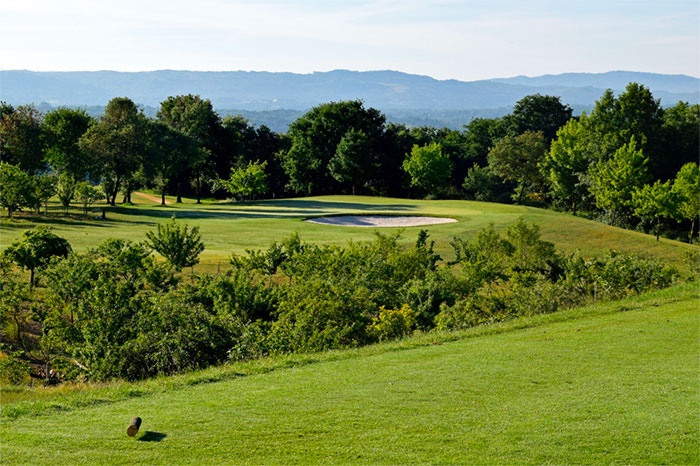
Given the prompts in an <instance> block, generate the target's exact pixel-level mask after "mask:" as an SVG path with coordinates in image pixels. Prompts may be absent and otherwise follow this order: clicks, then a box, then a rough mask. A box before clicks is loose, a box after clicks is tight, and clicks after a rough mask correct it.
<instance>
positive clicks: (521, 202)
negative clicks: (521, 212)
mask: <svg viewBox="0 0 700 466" xmlns="http://www.w3.org/2000/svg"><path fill="white" fill-rule="evenodd" d="M524 192H525V187H524V186H521V187H520V194H519V195H518V205H523V193H524Z"/></svg>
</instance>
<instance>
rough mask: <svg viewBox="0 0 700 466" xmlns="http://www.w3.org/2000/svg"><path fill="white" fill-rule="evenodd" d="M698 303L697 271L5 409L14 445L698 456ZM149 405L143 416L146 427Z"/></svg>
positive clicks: (94, 455) (466, 455)
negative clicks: (612, 292)
mask: <svg viewBox="0 0 700 466" xmlns="http://www.w3.org/2000/svg"><path fill="white" fill-rule="evenodd" d="M699 314H700V308H699V306H698V289H697V284H693V285H683V286H678V287H675V288H671V289H667V290H664V291H659V292H655V293H652V294H648V295H644V296H641V297H636V298H630V299H627V300H624V301H618V302H613V303H608V304H604V305H595V306H589V307H586V308H580V309H574V310H569V311H564V312H560V313H555V314H551V315H545V316H534V317H530V318H524V319H518V320H515V321H511V322H508V323H504V324H499V325H492V326H485V327H480V328H475V329H471V330H469V331H465V332H462V333H459V334H452V335H433V336H430V335H429V336H425V335H423V336H420V337H417V338H414V339H413V340H411V339H409V340H406V341H404V342H399V343H389V344H383V345H374V346H372V347H366V348H360V349H357V350H350V351H344V352H331V353H325V354H322V355H317V359H318V361H319V362H316V363H313V364H306V365H300V366H295V367H291V368H287V369H278V370H273V371H271V372H268V373H265V374H259V375H250V376H247V377H243V376H241V377H234V378H232V379H229V380H224V381H220V382H213V383H202V384H198V385H193V386H183V387H182V388H179V389H173V390H168V391H162V392H156V393H153V394H150V395H143V396H141V397H139V398H132V399H127V400H123V401H117V402H105V403H102V404H97V405H94V406H91V407H85V408H73V409H70V410H68V411H51V410H49V411H45V413H44V414H43V415H39V416H27V415H21V416H19V417H18V418H16V419H7V418H4V419H3V422H2V429H1V430H0V443H1V444H2V452H1V453H2V460H3V461H4V462H8V463H31V464H40V463H49V462H50V463H52V464H62V463H73V464H75V463H80V462H82V463H86V464H96V463H145V464H151V463H162V464H183V463H190V464H226V463H255V464H262V463H264V464H270V463H323V464H328V463H364V464H381V463H385V464H387V463H388V464H406V463H431V464H434V463H470V464H472V463H486V464H493V463H502V464H526V463H537V464H541V463H556V464H564V463H606V464H610V463H625V464H645V463H675V464H698V462H699V461H700V453H699V442H700V432H699V430H700V429H699V425H698V422H697V416H698V412H699V409H700V406H699V395H700V381H699V379H698V360H697V358H698V354H699V352H700V348H699V345H700V343H699V341H698V331H699V330H700V328H699V327H700V320H699V319H698V317H699ZM414 340H415V341H414ZM412 342H413V343H412ZM431 342H432V343H434V344H431ZM236 367H237V366H236V365H234V366H232V367H230V368H219V369H217V370H218V371H231V370H233V371H235V370H236ZM210 371H211V370H210ZM211 373H212V372H210V374H211ZM147 383H148V382H147ZM137 386H138V384H137V385H135V387H137ZM135 415H138V416H141V417H142V418H143V425H142V428H141V429H142V431H141V433H139V435H138V436H137V437H136V439H132V438H128V437H127V436H126V434H125V429H126V426H127V424H128V422H129V420H130V419H131V418H132V417H133V416H135Z"/></svg>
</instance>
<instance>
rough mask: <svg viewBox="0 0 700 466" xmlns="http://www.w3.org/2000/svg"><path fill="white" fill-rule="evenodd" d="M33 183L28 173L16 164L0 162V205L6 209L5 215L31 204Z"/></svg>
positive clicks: (10, 215)
mask: <svg viewBox="0 0 700 466" xmlns="http://www.w3.org/2000/svg"><path fill="white" fill-rule="evenodd" d="M33 195H34V183H33V182H32V177H31V175H29V173H27V172H25V171H23V170H22V169H21V168H19V167H18V166H16V165H11V164H9V163H6V162H0V205H2V206H3V207H4V208H6V209H7V216H8V217H9V218H12V214H13V213H14V212H15V211H16V210H18V209H20V208H22V207H29V206H30V205H31V204H32V198H33Z"/></svg>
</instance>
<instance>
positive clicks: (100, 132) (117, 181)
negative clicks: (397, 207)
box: [0, 83, 700, 240]
mask: <svg viewBox="0 0 700 466" xmlns="http://www.w3.org/2000/svg"><path fill="white" fill-rule="evenodd" d="M699 109H700V107H698V105H693V106H690V105H688V104H686V103H683V102H679V103H678V104H677V105H675V106H673V107H669V108H662V107H661V106H660V103H659V100H658V99H654V97H653V95H652V94H651V92H650V91H649V89H648V88H646V87H644V86H642V85H639V84H637V83H630V84H629V85H628V86H627V88H626V90H625V92H623V93H622V94H620V95H618V96H615V95H613V93H612V91H610V90H608V91H606V92H605V93H604V94H603V95H602V96H601V98H600V99H599V100H598V101H597V102H596V105H595V107H594V108H593V110H592V111H591V112H590V114H589V115H587V114H585V113H584V114H582V115H581V116H580V117H572V109H571V108H570V107H569V106H568V105H566V104H564V103H562V102H561V101H560V99H559V98H558V97H555V96H542V95H539V94H535V95H530V96H526V97H524V98H523V99H521V100H520V101H519V102H518V103H517V104H516V105H515V107H514V108H513V112H512V113H511V114H509V115H506V116H504V117H501V118H494V119H473V120H471V121H469V122H466V121H465V122H464V123H465V125H464V129H463V130H461V131H460V130H450V129H447V128H431V127H418V128H408V127H406V126H403V125H396V124H391V123H386V117H385V116H384V115H383V114H382V113H381V112H379V111H378V110H376V109H374V108H365V107H364V105H363V103H362V102H361V101H344V102H330V103H327V104H323V105H319V106H317V107H314V108H313V109H311V110H310V111H308V112H307V113H306V114H304V115H303V116H301V117H300V118H298V119H297V120H296V121H295V122H294V123H293V124H292V125H290V128H289V131H288V132H287V133H286V134H278V133H274V132H272V131H270V130H269V129H268V128H266V127H264V126H261V127H259V128H254V127H252V126H250V125H249V124H248V123H247V122H246V121H245V120H243V119H242V118H240V117H227V118H225V119H223V120H222V119H221V118H220V116H219V115H218V114H217V113H216V112H215V111H214V110H213V107H212V104H211V102H210V101H209V100H206V99H203V98H201V97H200V96H193V95H179V96H172V97H169V98H168V99H166V100H165V101H163V102H162V104H161V108H160V110H159V111H158V113H157V118H155V119H154V118H148V117H146V116H145V115H144V114H143V112H142V111H141V110H140V109H139V108H137V106H136V105H135V104H134V103H133V102H132V101H131V100H129V99H128V98H125V97H119V98H115V99H112V100H111V101H110V102H109V104H108V105H107V106H106V108H105V113H104V115H103V116H102V117H101V118H99V119H97V120H95V119H93V118H91V117H90V116H88V115H87V114H86V113H85V112H84V111H82V110H70V109H66V108H60V109H56V110H53V111H51V112H48V113H47V114H46V115H41V114H40V113H39V112H38V111H37V110H36V108H34V107H33V106H31V105H28V106H27V105H25V106H20V107H17V108H13V107H12V106H9V105H5V104H2V106H0V141H2V144H0V182H2V185H3V188H4V189H3V191H2V193H0V204H1V205H2V206H3V207H4V208H5V209H6V210H7V214H8V216H12V215H13V214H14V213H15V212H16V211H17V210H18V209H19V210H22V209H30V210H35V211H36V212H37V213H39V212H40V210H41V206H42V205H44V206H45V205H46V202H47V201H48V200H49V199H50V198H51V197H52V196H54V195H57V196H58V197H59V198H60V199H61V202H62V204H63V205H64V207H66V208H67V207H69V206H70V203H71V202H73V201H79V202H82V203H83V204H84V207H85V210H87V207H88V206H89V205H90V204H92V203H94V202H95V201H96V200H97V197H96V191H93V192H88V190H87V189H86V187H85V186H84V185H83V186H82V187H81V189H76V186H78V185H79V183H81V182H84V181H86V180H87V181H89V182H90V183H92V184H95V185H97V184H99V185H100V186H101V189H102V191H103V194H104V198H105V199H106V201H107V202H108V203H109V204H110V205H112V206H115V205H116V202H117V195H118V194H119V193H120V192H121V193H122V194H123V202H122V203H126V204H129V203H131V202H132V201H133V200H132V196H131V193H132V192H133V191H134V190H136V189H143V188H150V189H154V190H157V191H159V192H160V194H161V203H162V204H165V195H166V193H168V192H169V193H173V194H175V195H176V198H177V200H176V202H178V203H181V202H182V197H183V195H191V196H193V197H196V199H197V201H198V202H200V201H201V199H202V197H206V196H214V197H223V196H225V195H226V194H227V193H228V194H229V195H231V196H232V197H233V198H234V199H236V200H251V199H255V198H276V197H288V196H292V195H304V196H309V195H322V194H348V193H352V194H364V195H379V196H397V197H429V198H433V199H434V198H443V199H444V198H453V199H477V200H485V201H498V202H510V201H514V202H516V203H518V204H523V203H525V204H530V205H536V206H541V207H554V208H557V209H566V210H569V211H571V212H572V213H574V214H576V213H583V214H585V215H586V216H588V217H589V218H596V219H598V220H600V221H603V222H605V223H609V224H613V225H617V226H621V227H625V228H634V229H639V230H643V231H647V232H649V231H654V233H656V234H657V236H659V235H661V234H664V235H666V236H669V237H673V238H682V239H683V240H692V239H693V235H694V234H695V231H694V223H695V219H696V218H697V217H698V215H699V212H698V208H699V207H698V205H699V202H698V197H699V196H700V194H699V191H700V188H699V186H700V181H698V178H699V177H698V166H697V154H698V153H699V152H700V148H699V145H698V144H700V143H699V142H698V141H699V140H700V138H699V134H698V131H699V129H698V128H699V122H700V116H699ZM654 186H656V188H655V189H653V187H654ZM669 190H670V191H671V193H672V194H670V195H667V196H660V195H659V193H660V192H661V191H669Z"/></svg>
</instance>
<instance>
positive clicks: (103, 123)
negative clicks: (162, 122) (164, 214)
mask: <svg viewBox="0 0 700 466" xmlns="http://www.w3.org/2000/svg"><path fill="white" fill-rule="evenodd" d="M79 146H80V148H81V149H82V150H85V151H87V152H88V153H90V154H93V156H94V159H95V166H96V168H97V171H98V172H99V173H100V175H101V176H102V178H103V179H104V181H105V182H104V183H103V186H104V187H105V189H106V194H107V200H108V202H109V203H110V204H111V205H115V204H116V199H117V194H118V193H119V190H120V188H121V185H122V183H124V182H125V181H127V180H128V179H130V178H131V177H133V176H134V174H135V173H136V171H137V170H138V169H139V168H140V167H141V164H142V163H143V159H144V155H145V153H146V119H145V117H144V116H143V112H141V111H140V110H139V109H138V108H137V107H136V104H134V102H132V101H131V100H130V99H128V98H126V97H116V98H114V99H112V100H110V101H109V103H108V104H107V106H106V107H105V113H104V116H103V117H102V118H101V119H100V121H99V122H98V123H97V124H95V125H92V126H91V127H90V128H89V129H88V130H87V132H86V133H85V134H84V135H83V136H82V137H81V138H80V142H79Z"/></svg>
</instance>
